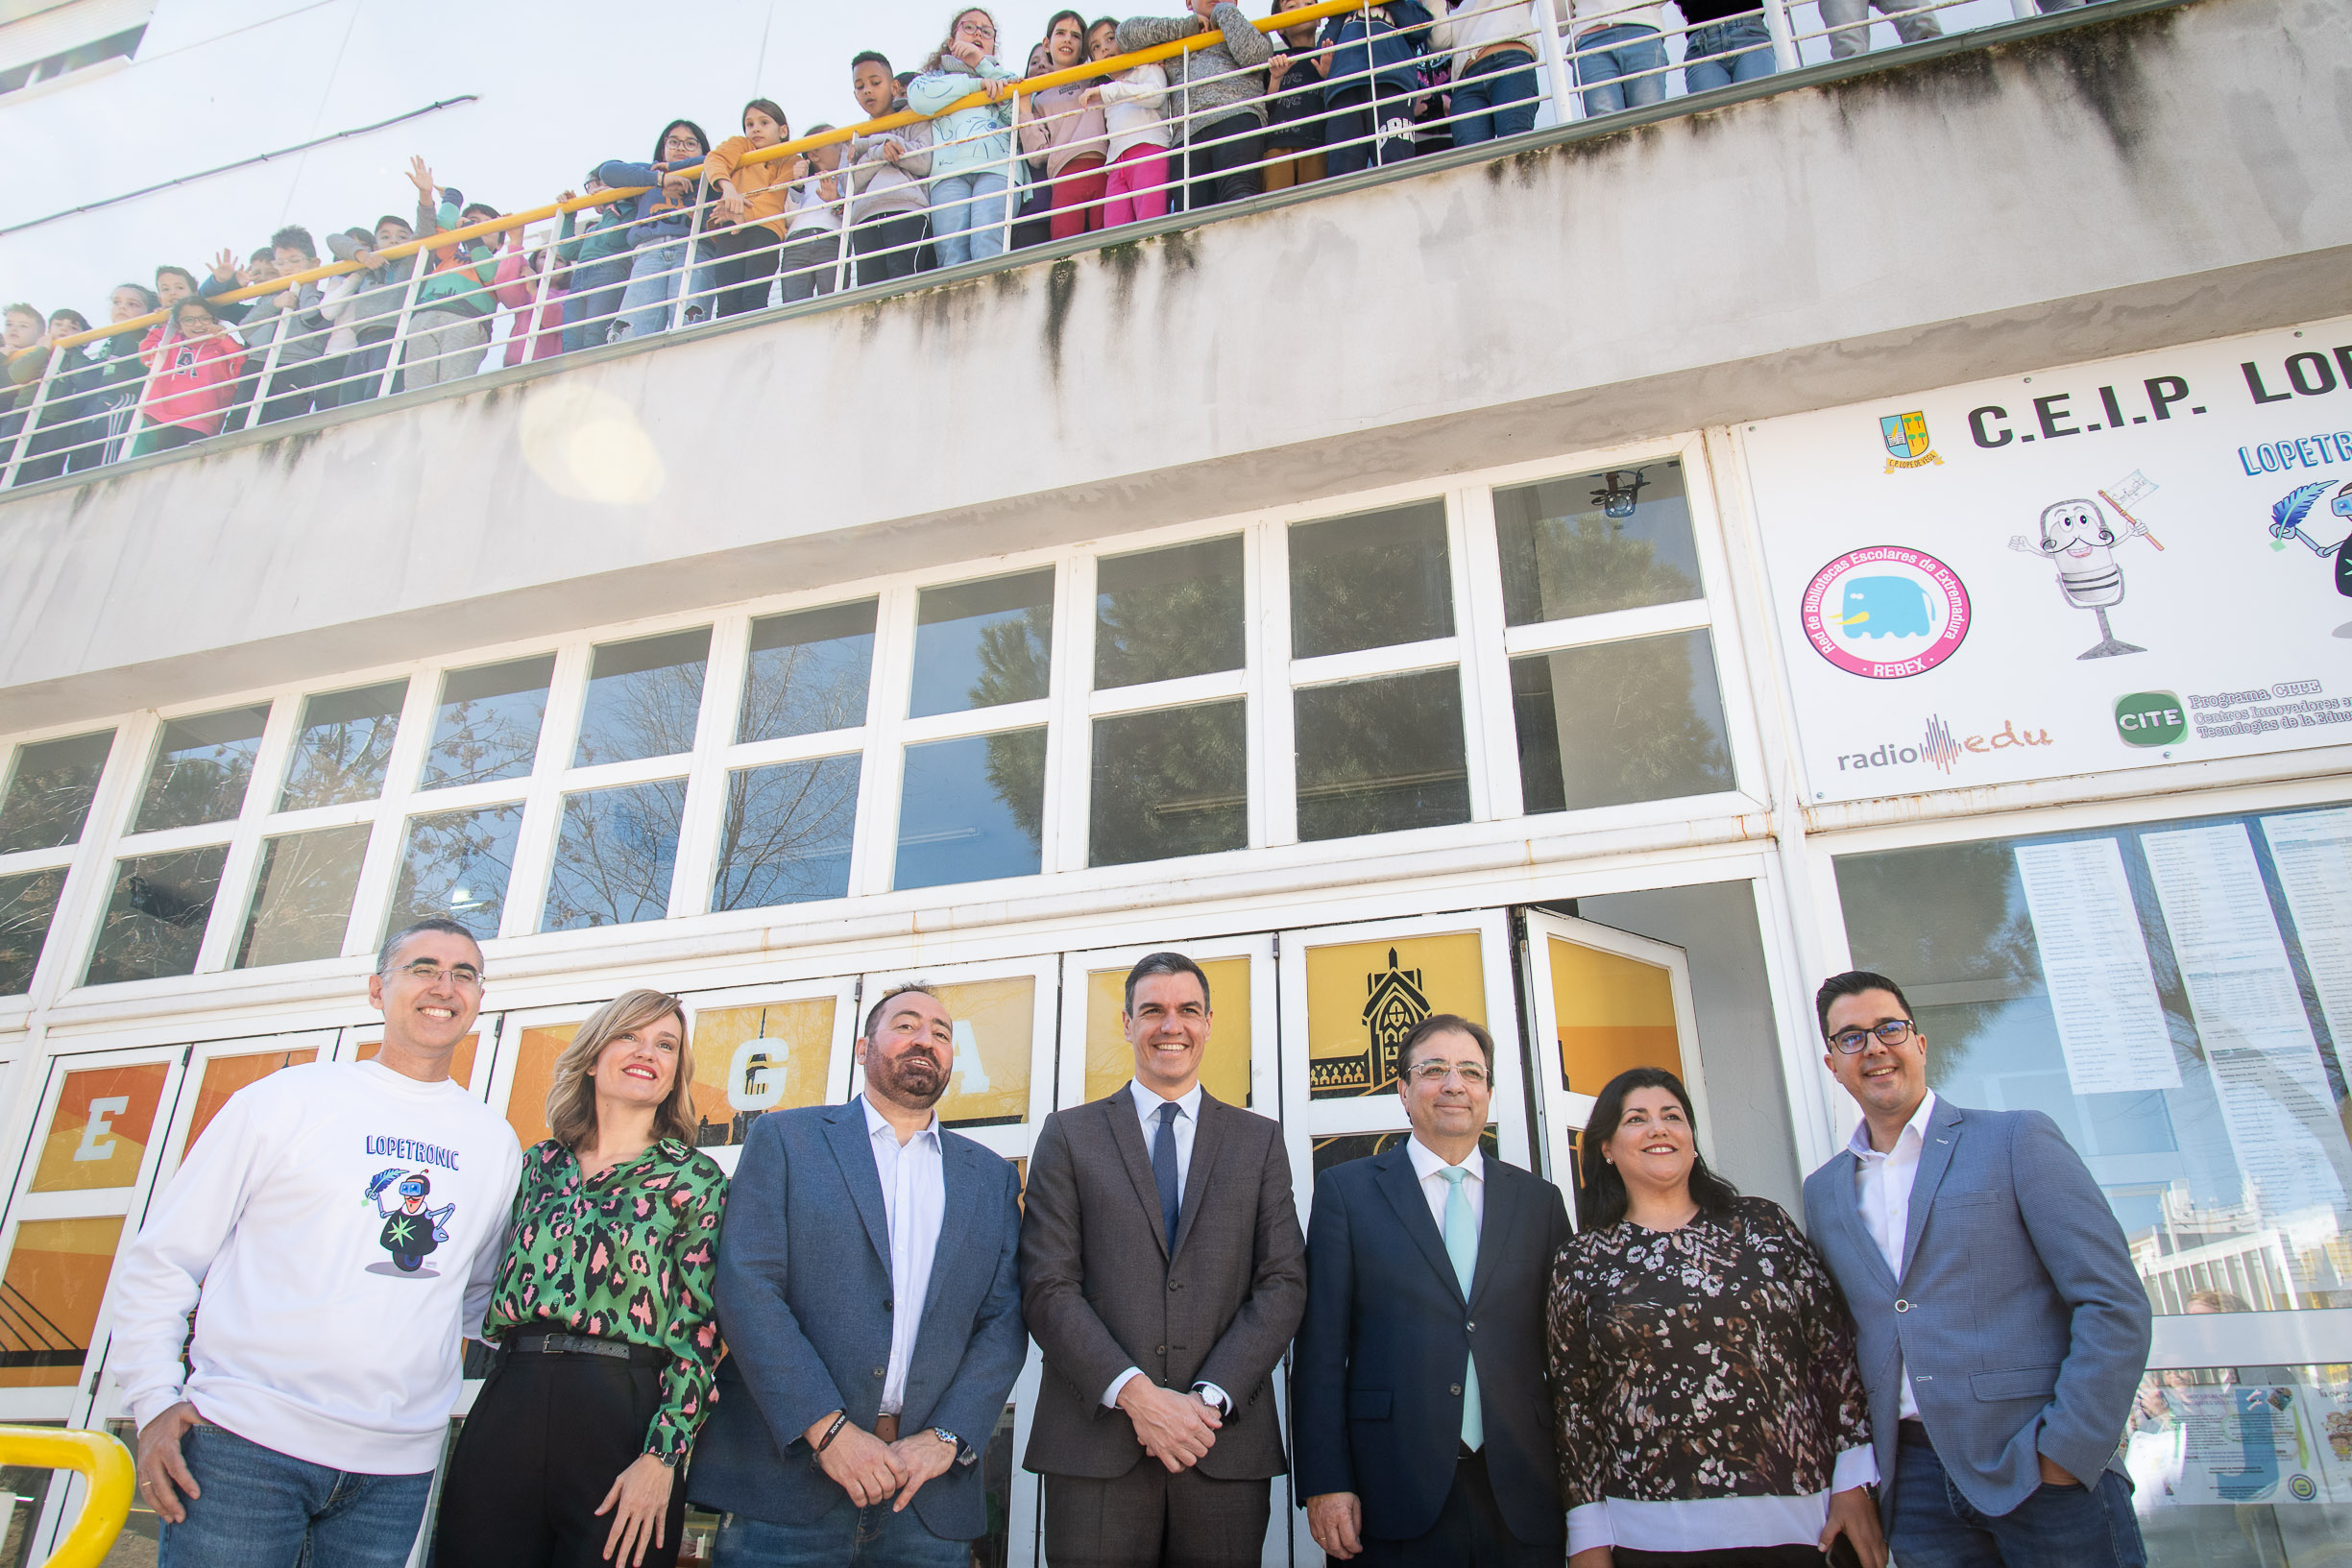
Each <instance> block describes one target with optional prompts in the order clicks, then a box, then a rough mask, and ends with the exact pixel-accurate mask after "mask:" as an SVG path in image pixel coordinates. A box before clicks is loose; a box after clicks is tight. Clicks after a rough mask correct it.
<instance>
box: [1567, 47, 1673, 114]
mask: <svg viewBox="0 0 2352 1568" xmlns="http://www.w3.org/2000/svg"><path fill="white" fill-rule="evenodd" d="M1637 71H1646V72H1648V73H1650V74H1648V75H1646V76H1636V75H1635V74H1634V73H1635V72H1637ZM1621 78H1631V80H1630V81H1621V80H1620V79H1621ZM1576 80H1577V81H1578V83H1580V84H1582V85H1583V86H1584V89H1585V117H1586V118H1587V119H1590V118H1592V117H1593V116H1594V115H1599V114H1614V113H1615V112H1616V111H1617V110H1619V109H1639V108H1641V107H1642V106H1644V105H1646V104H1656V103H1662V102H1663V101H1664V100H1665V96H1666V40H1665V39H1664V38H1662V37H1661V36H1659V32H1658V29H1656V28H1654V27H1636V26H1631V25H1626V26H1619V27H1596V28H1594V29H1593V30H1592V31H1591V32H1589V33H1588V34H1586V35H1585V36H1583V37H1581V38H1579V39H1577V40H1576ZM1595 84H1598V85H1595Z"/></svg>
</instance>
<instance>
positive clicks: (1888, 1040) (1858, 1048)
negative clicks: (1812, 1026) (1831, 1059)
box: [1830, 1018, 1912, 1056]
mask: <svg viewBox="0 0 2352 1568" xmlns="http://www.w3.org/2000/svg"><path fill="white" fill-rule="evenodd" d="M1911 1034H1912V1028H1911V1021H1910V1020H1909V1019H1907V1018H1890V1019H1888V1020H1887V1021H1886V1022H1885V1023H1883V1024H1879V1025H1873V1026H1872V1027H1870V1028H1867V1029H1848V1030H1846V1031H1845V1032H1844V1033H1843V1034H1833V1035H1831V1036H1830V1044H1831V1045H1833V1046H1835V1047H1836V1048H1837V1051H1838V1054H1839V1055H1841V1056H1854V1055H1857V1054H1859V1053H1860V1052H1862V1051H1865V1050H1868V1049H1870V1043H1871V1041H1873V1040H1876V1041H1878V1042H1879V1044H1880V1045H1882V1046H1884V1047H1886V1048H1887V1049H1890V1050H1891V1049H1894V1048H1895V1047H1897V1046H1900V1045H1902V1044H1903V1042H1904V1041H1905V1040H1908V1039H1910V1038H1911Z"/></svg>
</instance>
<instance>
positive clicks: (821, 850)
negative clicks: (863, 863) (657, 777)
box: [711, 757, 859, 909]
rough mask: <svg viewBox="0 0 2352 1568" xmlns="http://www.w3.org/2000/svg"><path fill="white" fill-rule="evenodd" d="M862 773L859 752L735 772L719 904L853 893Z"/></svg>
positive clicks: (747, 905)
mask: <svg viewBox="0 0 2352 1568" xmlns="http://www.w3.org/2000/svg"><path fill="white" fill-rule="evenodd" d="M858 771H859V760H858V759H857V758H856V757H820V758H816V759H814V760H811V761H807V762H782V763H778V764H777V765H776V766H774V767H755V768H741V769H739V770H737V771H736V772H733V773H730V774H728V775H727V825H726V837H725V840H724V842H722V843H721V844H720V846H719V858H718V880H717V883H716V885H715V886H714V887H713V888H712V890H711V907H712V908H714V909H755V908H761V907H764V906H765V905H772V904H805V903H807V902H809V901H810V900H812V899H837V898H842V897H844V896H846V895H847V894H848V892H849V843H850V832H851V830H852V829H853V828H854V827H855V826H856V825H857V821H858Z"/></svg>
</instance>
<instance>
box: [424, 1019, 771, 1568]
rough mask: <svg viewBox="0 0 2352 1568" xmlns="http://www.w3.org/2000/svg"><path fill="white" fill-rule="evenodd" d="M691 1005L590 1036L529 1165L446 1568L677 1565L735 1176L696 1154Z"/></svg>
mask: <svg viewBox="0 0 2352 1568" xmlns="http://www.w3.org/2000/svg"><path fill="white" fill-rule="evenodd" d="M688 1033H689V1030H688V1025H687V1019H686V1009H685V1005H684V1004H683V1003H682V1002H680V1001H678V999H677V998H675V997H672V996H667V995H665V994H664V993H662V992H659V991H631V992H628V993H627V994H625V995H623V996H621V997H620V998H618V1000H616V1001H612V1002H610V1003H608V1004H607V1005H606V1006H605V1007H603V1008H602V1009H601V1010H599V1011H598V1012H597V1013H596V1014H595V1016H594V1017H593V1018H591V1019H589V1020H588V1022H587V1023H585V1024H583V1025H580V1029H579V1032H578V1033H577V1034H575V1035H573V1036H572V1039H571V1043H570V1045H569V1046H567V1047H566V1048H565V1049H564V1052H563V1054H562V1055H561V1056H559V1057H558V1058H557V1059H556V1063H555V1071H554V1074H553V1082H552V1083H551V1084H550V1086H549V1088H548V1090H547V1122H548V1125H549V1126H550V1127H551V1128H552V1129H553V1132H554V1136H553V1137H550V1138H548V1139H546V1140H545V1141H544V1142H542V1143H539V1144H536V1145H534V1146H532V1147H531V1148H530V1149H529V1150H527V1151H526V1152H525V1153H524V1155H523V1157H522V1185H521V1190H520V1191H519V1192H518V1193H517V1194H515V1210H514V1218H513V1221H512V1224H511V1226H510V1228H509V1231H508V1239H507V1247H506V1256H505V1260H504V1262H503V1263H502V1264H501V1265H500V1266H499V1269H498V1276H497V1285H496V1287H495V1289H494V1291H493V1292H492V1295H491V1299H490V1311H489V1315H488V1317H487V1318H486V1320H485V1321H484V1323H483V1325H482V1337H483V1338H484V1339H488V1340H491V1341H493V1342H495V1343H496V1344H497V1347H498V1357H497V1362H496V1363H495V1364H494V1365H493V1367H492V1369H491V1373H490V1378H489V1381H488V1382H487V1383H485V1384H484V1385H483V1387H482V1391H481V1394H480V1397H478V1398H477V1399H476V1400H475V1401H474V1405H473V1413H472V1414H471V1415H469V1416H468V1417H467V1419H466V1424H465V1427H464V1430H463V1431H462V1432H461V1433H460V1434H459V1436H458V1441H457V1449H456V1452H455V1453H454V1454H452V1455H451V1456H450V1460H449V1481H448V1483H447V1486H446V1490H445V1492H444V1495H443V1500H442V1505H441V1518H440V1524H439V1527H438V1530H437V1537H436V1548H435V1551H436V1555H437V1557H438V1559H439V1561H440V1563H441V1564H442V1565H443V1568H474V1565H477V1564H478V1565H480V1568H494V1565H495V1568H519V1565H545V1568H571V1565H574V1564H577V1565H579V1568H588V1565H590V1564H594V1565H596V1568H606V1565H607V1564H617V1565H626V1568H643V1565H646V1564H650V1565H652V1568H671V1565H672V1564H674V1563H675V1562H676V1560H677V1556H678V1546H679V1537H680V1531H681V1526H682V1524H683V1521H684V1517H685V1508H686V1486H685V1484H684V1481H683V1478H681V1477H680V1476H678V1474H677V1471H678V1470H679V1468H680V1467H682V1466H683V1464H684V1462H685V1461H686V1459H687V1458H688V1456H689V1455H690V1454H691V1452H692V1449H693V1444H694V1435H695V1434H696V1433H697V1432H698V1431H700V1430H701V1427H702V1420H703V1416H704V1415H705V1414H706V1413H707V1412H708V1411H709V1409H710V1402H711V1380H712V1371H713V1369H714V1367H715V1365H716V1364H717V1362H718V1356H719V1345H718V1324H717V1322H716V1320H715V1318H714V1316H713V1309H712V1300H711V1286H712V1275H713V1270H714V1266H715V1260H716V1256H717V1251H718V1228H719V1217H720V1213H721V1211H722V1210H723V1209H724V1207H725V1204H726V1196H727V1177H726V1173H725V1172H724V1171H722V1170H720V1169H719V1168H718V1166H717V1164H716V1163H715V1161H713V1160H712V1159H711V1157H710V1156H709V1155H707V1154H702V1153H698V1152H697V1151H696V1150H695V1148H694V1146H693V1133H694V1121H695V1117H694V1106H693V1098H692V1087H691V1086H692V1082H693V1076H694V1067H693V1058H692V1055H691V1048H690V1047H689V1045H688Z"/></svg>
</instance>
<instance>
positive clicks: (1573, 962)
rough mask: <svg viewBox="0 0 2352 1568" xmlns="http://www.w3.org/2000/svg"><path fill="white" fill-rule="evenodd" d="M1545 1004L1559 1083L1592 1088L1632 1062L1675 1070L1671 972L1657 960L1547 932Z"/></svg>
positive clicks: (1575, 1089)
mask: <svg viewBox="0 0 2352 1568" xmlns="http://www.w3.org/2000/svg"><path fill="white" fill-rule="evenodd" d="M1549 951H1550V953H1551V960H1552V1007H1553V1012H1554V1016H1555V1017H1556V1018H1557V1019H1558V1020H1559V1030H1560V1078H1561V1085H1560V1086H1561V1087H1562V1088H1564V1089H1566V1090H1569V1091H1571V1092H1572V1093H1575V1094H1579V1095H1597V1094H1599V1093H1600V1092H1601V1090H1602V1089H1603V1088H1605V1087H1607V1085H1608V1083H1609V1080H1610V1079H1612V1078H1613V1077H1615V1076H1616V1075H1617V1074H1618V1073H1622V1072H1624V1071H1625V1070H1626V1069H1627V1068H1632V1067H1662V1068H1664V1069H1665V1070H1666V1071H1667V1072H1669V1073H1674V1074H1675V1075H1676V1076H1678V1077H1679V1076H1681V1075H1682V1072H1683V1049H1682V1042H1681V1039H1680V1037H1679V1036H1678V1035H1677V1034H1676V1033H1675V1028H1674V986H1673V977H1672V976H1671V975H1670V974H1669V973H1668V972H1667V971H1666V970H1664V969H1662V968H1661V967H1659V966H1658V965H1657V964H1647V963H1643V962H1642V961H1641V960H1640V959H1638V958H1628V957H1625V956H1624V955H1622V954H1620V953H1604V952H1602V951H1601V950H1600V949H1598V948H1588V947H1583V946H1580V945H1578V944H1577V943H1574V942H1564V941H1562V940H1561V939H1560V938H1559V937H1557V936H1555V937H1552V938H1550V939H1549Z"/></svg>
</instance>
